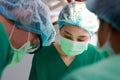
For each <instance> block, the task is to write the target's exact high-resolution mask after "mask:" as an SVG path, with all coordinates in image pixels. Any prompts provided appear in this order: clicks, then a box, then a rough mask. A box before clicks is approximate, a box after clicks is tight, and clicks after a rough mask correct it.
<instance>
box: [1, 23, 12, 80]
mask: <svg viewBox="0 0 120 80" xmlns="http://www.w3.org/2000/svg"><path fill="white" fill-rule="evenodd" d="M12 56H13V54H12V50H11V47H10V44H9V39H8V35H7V32H6V31H5V29H4V27H3V25H2V23H1V22H0V79H1V76H2V72H3V70H4V68H5V67H6V66H7V65H8V64H9V62H10V61H11V59H12Z"/></svg>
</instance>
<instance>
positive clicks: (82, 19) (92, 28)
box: [58, 2, 99, 36]
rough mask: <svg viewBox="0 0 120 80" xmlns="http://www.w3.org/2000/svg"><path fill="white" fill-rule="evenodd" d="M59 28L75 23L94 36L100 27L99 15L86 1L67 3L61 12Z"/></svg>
mask: <svg viewBox="0 0 120 80" xmlns="http://www.w3.org/2000/svg"><path fill="white" fill-rule="evenodd" d="M58 24H59V28H60V29H61V28H62V27H63V26H64V25H74V26H77V27H80V28H83V29H84V30H86V31H87V32H88V33H89V34H90V36H92V35H93V34H94V33H95V32H96V31H97V30H98V27H99V20H98V19H97V16H95V14H93V13H92V12H90V11H89V10H88V9H87V8H86V5H85V3H84V2H72V3H70V4H67V5H66V6H65V7H64V8H63V9H62V11H61V12H60V14H59V18H58Z"/></svg>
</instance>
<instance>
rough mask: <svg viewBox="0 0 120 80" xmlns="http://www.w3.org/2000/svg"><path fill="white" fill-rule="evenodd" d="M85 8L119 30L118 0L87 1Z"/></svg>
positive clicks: (119, 11) (119, 0)
mask: <svg viewBox="0 0 120 80" xmlns="http://www.w3.org/2000/svg"><path fill="white" fill-rule="evenodd" d="M86 5H87V8H88V9H89V10H90V11H92V12H94V13H95V14H96V15H97V16H98V17H99V18H101V19H103V20H105V21H107V22H109V23H110V24H111V25H112V27H113V28H115V29H117V30H120V0H87V1H86Z"/></svg>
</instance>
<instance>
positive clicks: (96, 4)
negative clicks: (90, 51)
mask: <svg viewBox="0 0 120 80" xmlns="http://www.w3.org/2000/svg"><path fill="white" fill-rule="evenodd" d="M86 5H87V8H88V9H89V10H90V11H92V12H94V13H95V14H96V15H97V16H98V17H99V19H100V27H99V30H98V39H99V41H98V43H99V45H100V46H99V47H98V48H99V49H100V51H101V52H103V53H105V54H107V55H105V56H106V57H107V58H106V59H104V60H102V61H100V62H98V63H96V64H94V65H91V66H88V67H85V68H81V69H77V70H75V71H74V72H72V73H70V74H69V75H67V76H65V77H64V78H63V79H61V80H120V62H119V61H120V44H119V42H120V8H119V7H120V0H115V1H113V0H88V1H87V2H86Z"/></svg>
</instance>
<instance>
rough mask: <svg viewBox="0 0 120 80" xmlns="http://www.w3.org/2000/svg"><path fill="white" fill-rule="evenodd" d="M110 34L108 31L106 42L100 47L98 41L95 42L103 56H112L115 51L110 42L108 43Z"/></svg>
mask: <svg viewBox="0 0 120 80" xmlns="http://www.w3.org/2000/svg"><path fill="white" fill-rule="evenodd" d="M110 36H111V32H109V34H108V38H107V41H106V43H105V44H104V45H103V46H102V47H100V43H99V41H98V44H97V47H98V50H99V51H100V52H101V53H102V54H103V55H104V56H105V57H108V56H113V55H115V54H116V53H115V51H114V50H113V48H112V46H111V44H110Z"/></svg>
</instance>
